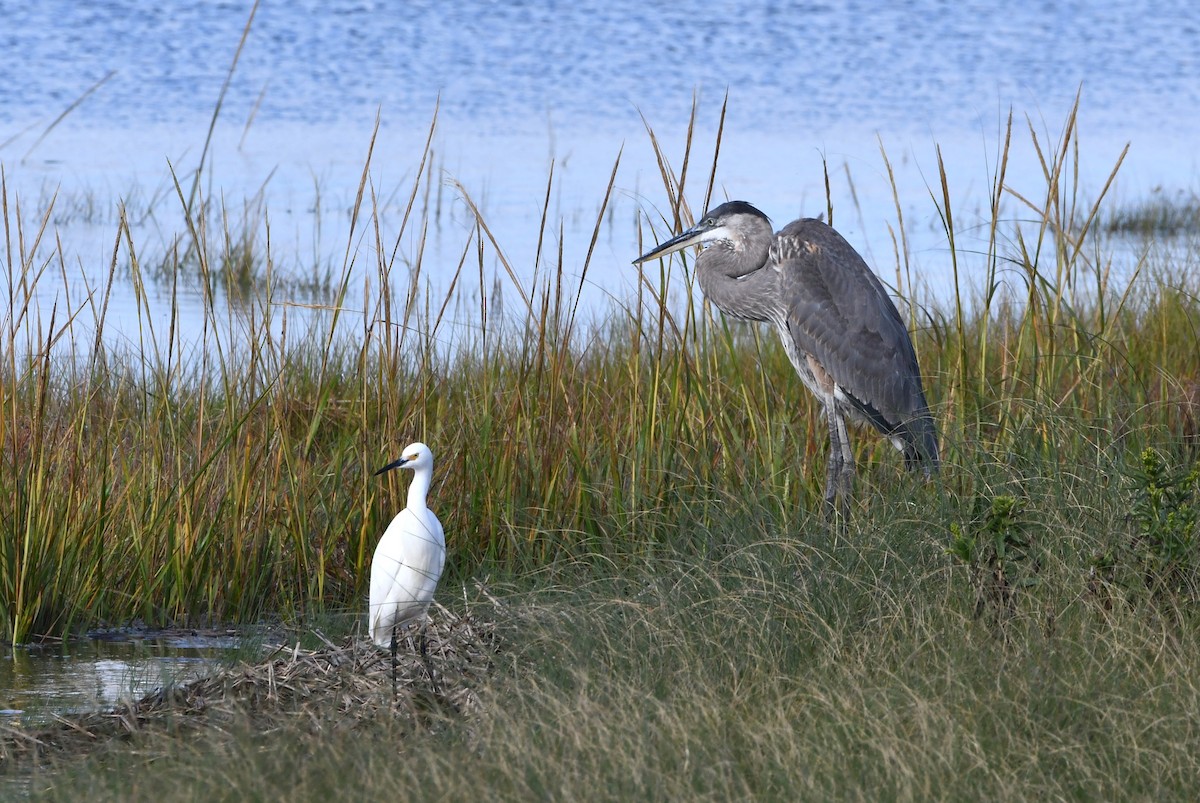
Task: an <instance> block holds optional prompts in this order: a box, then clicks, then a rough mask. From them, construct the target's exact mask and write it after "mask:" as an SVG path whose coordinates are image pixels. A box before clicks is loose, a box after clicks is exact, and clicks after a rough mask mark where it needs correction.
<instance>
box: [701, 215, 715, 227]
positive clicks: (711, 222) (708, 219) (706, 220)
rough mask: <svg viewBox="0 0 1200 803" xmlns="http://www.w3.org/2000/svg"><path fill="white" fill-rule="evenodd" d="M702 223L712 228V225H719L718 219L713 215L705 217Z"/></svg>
mask: <svg viewBox="0 0 1200 803" xmlns="http://www.w3.org/2000/svg"><path fill="white" fill-rule="evenodd" d="M701 225H704V226H708V227H710V228H711V227H713V226H716V225H717V221H716V220H715V219H713V218H711V217H706V218H704V221H703V223H702V224H701Z"/></svg>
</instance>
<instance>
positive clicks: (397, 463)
mask: <svg viewBox="0 0 1200 803" xmlns="http://www.w3.org/2000/svg"><path fill="white" fill-rule="evenodd" d="M411 459H412V458H409V457H401V458H399V459H397V460H393V461H392V462H390V463H388V464H387V465H386V466H384V467H383V468H381V469H379V470H378V471H376V472H375V476H376V477H378V476H379V475H380V474H386V473H387V472H389V471H391V470H392V469H394V468H400V467H401V466H403V465H404V464H405V463H407V462H408V461H409V460H411Z"/></svg>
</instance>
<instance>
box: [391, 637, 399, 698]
mask: <svg viewBox="0 0 1200 803" xmlns="http://www.w3.org/2000/svg"><path fill="white" fill-rule="evenodd" d="M397 663H398V662H397V660H396V625H394V624H393V625H392V702H393V703H395V702H396V664H397Z"/></svg>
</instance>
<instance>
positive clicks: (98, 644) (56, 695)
mask: <svg viewBox="0 0 1200 803" xmlns="http://www.w3.org/2000/svg"><path fill="white" fill-rule="evenodd" d="M239 646H240V640H239V639H238V638H237V637H236V636H234V635H232V634H196V633H191V632H189V633H181V634H171V635H161V636H155V637H151V638H142V637H133V636H128V635H122V636H120V637H117V638H93V639H86V640H81V641H74V642H68V643H64V644H57V645H54V646H50V647H40V646H39V647H14V648H13V649H11V650H10V651H9V652H8V653H7V654H5V655H4V656H3V659H2V660H0V717H2V719H0V721H6V722H8V723H11V724H17V725H22V726H24V727H27V728H28V727H36V726H39V725H44V724H46V723H48V722H52V721H53V720H54V718H55V715H65V714H72V713H82V712H86V711H97V710H103V709H105V708H109V707H112V706H114V705H116V704H117V703H119V702H121V701H123V700H136V699H139V698H141V697H143V696H145V695H147V694H149V693H151V692H153V691H154V690H155V689H159V688H163V687H164V686H168V685H171V684H179V683H183V682H186V681H188V680H192V679H195V678H198V677H201V676H203V675H204V674H206V673H208V672H210V671H212V670H213V669H214V668H215V667H217V666H219V665H220V664H221V662H222V661H228V660H231V658H232V656H233V655H234V654H235V652H236V651H237V650H238V648H239Z"/></svg>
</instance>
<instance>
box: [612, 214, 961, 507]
mask: <svg viewBox="0 0 1200 803" xmlns="http://www.w3.org/2000/svg"><path fill="white" fill-rule="evenodd" d="M693 244H705V245H707V247H706V248H705V250H704V251H703V252H702V253H701V254H700V256H699V257H697V259H696V274H697V277H698V279H699V281H700V287H701V289H702V290H703V291H704V294H705V297H707V298H708V299H709V301H711V302H712V303H713V304H715V305H716V306H717V307H718V308H719V309H720V310H721V311H722V312H724V313H725V314H727V315H731V316H733V317H737V318H741V319H744V320H750V321H763V322H768V323H771V324H774V326H775V327H776V329H777V330H778V331H779V334H780V338H781V339H782V341H783V345H784V349H785V350H786V351H787V354H788V357H789V358H790V360H791V362H792V365H793V366H794V367H795V368H796V372H797V373H798V374H799V376H800V379H801V380H802V381H803V382H804V384H805V386H806V387H808V389H809V390H810V391H812V393H813V394H814V395H816V397H817V398H818V400H820V402H821V404H822V405H823V407H824V409H825V413H826V417H827V419H828V424H829V433H830V440H831V444H830V466H829V477H828V481H827V485H826V491H825V497H826V500H827V501H828V502H830V503H831V504H832V503H833V501H834V499H835V497H836V496H838V495H839V493H842V492H848V491H849V485H850V482H851V478H852V477H853V471H854V464H853V456H852V454H851V452H850V448H849V439H848V436H847V434H846V428H845V421H844V417H845V416H847V415H848V416H850V417H851V418H854V419H857V420H860V421H866V422H868V423H870V424H871V425H872V426H874V427H875V428H876V429H877V430H879V431H880V432H881V433H883V434H884V435H885V436H887V437H888V438H889V439H890V440H891V441H892V443H893V444H894V445H895V446H896V448H898V449H899V450H900V451H901V452H903V453H904V458H905V465H906V466H908V467H909V468H917V467H920V468H922V469H923V470H924V471H925V472H926V474H931V473H932V472H934V471H936V470H937V467H938V446H937V429H936V427H935V425H934V423H933V417H932V416H931V415H930V412H929V405H928V404H927V403H926V400H925V391H924V388H923V387H922V385H921V374H920V367H919V366H918V364H917V357H916V352H915V351H914V350H913V345H912V340H911V338H910V337H909V335H908V329H907V328H906V327H905V325H904V321H903V320H902V319H901V317H900V313H899V311H897V309H896V305H895V304H893V303H892V300H891V298H890V296H889V295H888V293H887V290H886V289H885V288H884V286H883V283H882V282H880V281H879V278H878V277H877V276H876V275H875V274H874V273H873V272H872V271H871V269H870V268H868V267H867V264H866V262H864V261H863V259H862V257H861V256H859V254H858V252H857V251H855V250H854V248H853V247H852V246H851V245H850V244H849V243H848V242H846V240H845V239H844V238H843V237H842V236H841V235H840V234H838V233H837V232H836V231H834V230H833V229H832V228H831V227H829V226H828V225H826V224H825V223H823V222H822V221H820V220H815V219H811V218H805V219H802V220H796V221H794V222H792V223H789V224H788V225H787V226H785V227H784V228H783V229H782V230H781V231H780V232H779V233H778V234H775V233H774V232H773V230H772V228H771V223H770V220H769V219H768V218H767V216H766V215H764V214H763V213H762V212H760V211H759V210H757V209H755V208H754V207H753V206H751V205H750V204H748V203H745V202H743V201H731V202H729V203H725V204H722V205H720V206H718V207H717V208H715V209H713V210H710V211H709V212H707V213H705V215H704V217H703V219H702V220H701V221H700V223H698V224H697V225H696V226H694V227H692V228H691V229H688V230H687V231H685V232H683V233H682V234H680V235H679V236H677V237H674V238H672V239H670V240H668V241H666V242H664V243H662V244H661V245H660V246H659V247H658V248H655V249H653V250H651V251H649V252H648V253H646V254H645V255H643V256H641V257H639V258H638V259H637V260H636V262H639V263H640V262H644V261H646V260H649V259H653V258H654V257H657V256H664V255H666V254H668V253H671V252H673V251H677V250H679V249H681V248H685V247H687V246H688V245H693Z"/></svg>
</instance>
